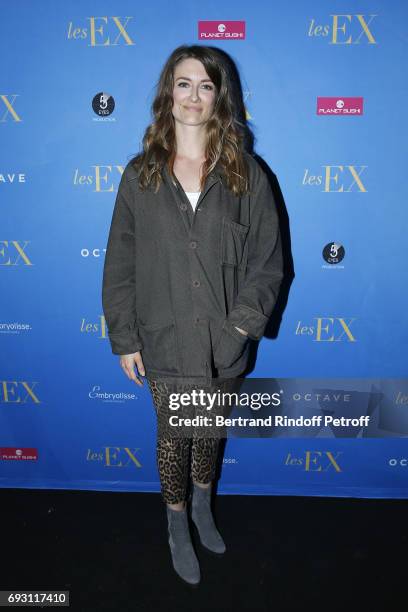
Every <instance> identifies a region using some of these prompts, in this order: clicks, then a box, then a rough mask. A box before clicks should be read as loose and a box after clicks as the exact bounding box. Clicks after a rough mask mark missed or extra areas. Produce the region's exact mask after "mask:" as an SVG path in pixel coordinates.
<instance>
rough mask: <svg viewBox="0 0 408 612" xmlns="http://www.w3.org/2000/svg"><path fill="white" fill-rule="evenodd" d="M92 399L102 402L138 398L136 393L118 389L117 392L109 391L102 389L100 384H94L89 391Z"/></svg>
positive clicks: (120, 401)
mask: <svg viewBox="0 0 408 612" xmlns="http://www.w3.org/2000/svg"><path fill="white" fill-rule="evenodd" d="M88 397H89V398H90V399H96V400H100V401H102V402H109V403H111V402H119V403H122V404H123V403H124V402H125V401H127V400H134V399H137V396H136V395H135V394H134V393H124V392H123V391H116V392H115V393H112V392H109V391H102V389H101V387H100V386H99V385H94V386H93V387H92V389H91V391H89V393H88Z"/></svg>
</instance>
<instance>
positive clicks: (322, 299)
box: [0, 0, 408, 497]
mask: <svg viewBox="0 0 408 612" xmlns="http://www.w3.org/2000/svg"><path fill="white" fill-rule="evenodd" d="M407 13H408V10H407V5H406V3H405V2H403V1H402V0H401V1H400V2H397V1H394V2H387V1H386V0H382V1H378V0H377V1H376V0H371V1H353V2H344V1H343V0H342V1H332V2H326V1H323V0H319V1H318V0H315V1H311V2H307V3H305V2H302V1H301V0H297V1H292V2H287V3H277V2H271V3H266V2H260V1H259V2H253V3H249V4H248V3H247V2H244V1H243V0H234V1H224V2H223V3H222V4H221V6H220V5H219V3H218V2H212V1H208V2H206V3H204V4H203V3H202V2H197V1H196V2H189V3H185V2H181V1H180V0H173V2H171V3H168V2H166V1H165V0H157V1H156V2H155V3H149V2H132V1H130V0H129V1H118V0H115V1H113V0H110V1H104V0H98V2H96V1H83V2H74V1H72V0H71V1H65V2H55V1H54V0H42V1H41V2H33V1H28V0H19V2H9V3H3V4H2V19H1V22H0V44H1V58H2V70H1V76H0V83H1V85H0V138H1V153H0V164H1V165H0V228H1V235H0V282H1V316H0V334H1V335H0V339H1V356H2V359H1V385H0V446H1V449H0V453H1V459H2V460H1V461H0V470H1V474H0V485H1V486H2V487H33V488H64V489H98V490H117V491H119V490H120V491H159V479H158V472H157V468H156V462H155V435H156V420H155V413H154V410H153V406H152V401H151V398H150V395H149V392H148V389H147V383H145V387H144V388H143V389H139V387H136V385H135V384H134V383H133V382H131V381H129V380H128V379H127V378H126V377H125V376H124V374H123V372H122V370H121V369H120V367H119V363H118V357H117V356H114V355H112V353H111V351H110V345H109V341H108V339H107V334H106V328H105V325H104V318H103V313H102V304H101V282H102V268H103V261H104V252H105V247H106V242H107V235H108V231H109V225H110V221H111V215H112V210H113V205H114V200H115V195H116V192H117V187H118V184H119V179H120V175H121V172H122V171H123V168H124V166H125V165H126V163H127V161H129V159H130V158H131V157H132V156H133V155H134V154H135V153H136V152H137V151H138V150H139V148H140V146H141V139H142V136H143V133H144V130H145V128H146V126H147V125H148V123H149V122H150V121H151V115H150V105H151V103H152V100H153V97H154V91H155V85H156V83H157V79H158V77H159V73H160V71H161V68H162V66H163V64H164V62H165V60H166V59H167V57H168V55H169V54H170V52H171V51H172V50H173V49H174V48H175V47H177V46H179V45H180V44H193V43H194V44H196V43H197V44H211V45H216V46H219V47H220V48H222V49H224V50H225V51H226V52H227V53H229V54H230V55H231V57H232V58H233V60H234V61H235V62H236V65H237V67H238V70H239V72H240V76H241V79H242V86H243V89H244V100H245V105H246V110H247V114H248V119H249V121H250V126H251V127H252V129H253V132H254V134H255V137H256V142H255V151H256V152H257V153H258V155H259V156H260V157H262V158H263V159H264V160H265V161H266V162H267V164H268V165H269V167H270V168H271V169H272V170H273V172H274V173H275V174H276V176H277V179H278V181H279V185H280V189H281V192H282V196H283V200H284V203H285V207H286V210H287V215H288V219H289V229H290V241H291V243H290V244H291V251H292V257H293V265H294V272H295V278H294V281H293V283H292V285H291V287H290V291H289V295H288V299H287V305H286V308H285V309H284V311H283V316H282V321H281V324H280V328H279V334H278V336H277V338H275V339H269V338H264V339H263V340H262V341H261V343H260V346H259V351H258V360H257V364H256V368H255V370H254V371H253V373H252V374H251V376H252V377H263V378H268V379H274V380H275V384H276V385H277V387H278V388H284V389H286V391H287V394H288V396H290V397H291V399H292V401H288V402H287V403H286V404H283V406H282V410H283V412H282V413H284V412H285V409H286V410H287V413H288V414H289V413H292V412H293V410H294V409H295V408H294V403H295V402H296V401H298V399H299V398H300V399H302V398H303V399H304V400H305V401H304V402H303V403H301V406H302V410H303V413H304V414H309V413H319V412H322V411H323V410H324V408H328V409H329V412H330V411H332V412H333V410H334V411H336V410H337V414H342V413H343V412H342V409H341V408H340V409H339V408H338V407H337V408H335V409H334V408H333V406H335V403H336V401H337V400H336V393H338V392H339V391H340V392H341V393H343V392H344V390H348V391H350V392H351V393H352V396H353V398H354V403H353V406H354V411H355V413H359V414H369V415H370V416H371V425H370V427H369V428H360V429H354V430H353V431H346V432H345V431H344V430H336V429H334V428H333V429H330V428H323V429H319V430H318V431H317V432H316V431H314V430H313V431H312V430H311V429H304V428H299V430H293V429H292V430H291V431H285V430H273V431H270V432H269V433H268V434H267V436H266V437H265V436H264V437H262V436H261V435H260V436H259V437H258V438H240V437H234V436H232V437H231V438H229V439H228V440H227V445H226V449H225V455H224V460H223V469H222V473H221V480H220V483H219V488H218V490H219V492H220V493H250V494H288V495H331V496H355V497H408V487H407V483H408V478H407V474H408V472H407V459H408V448H407V443H406V436H407V434H408V425H407V413H408V379H407V341H408V331H407V325H406V320H407V312H408V299H407V298H408V290H407V282H406V280H407V279H406V234H407V216H408V215H407V205H406V203H407V180H406V174H405V173H406V159H407V156H406V143H407V129H406V126H407V122H406V111H405V107H404V106H403V105H404V100H406V99H407V79H406V65H407V39H406V34H405V29H404V27H403V24H404V23H406V19H407ZM103 94H106V96H107V97H105V96H104V95H103ZM286 255H288V253H286ZM317 379H318V380H317ZM322 390H324V393H325V395H327V402H328V403H324V402H322V398H321V397H320V395H319V393H320V392H321V391H322ZM309 392H311V393H312V395H311V396H309V395H308V396H307V394H308V393H309ZM306 396H307V398H306ZM294 398H295V399H294ZM356 398H357V400H356Z"/></svg>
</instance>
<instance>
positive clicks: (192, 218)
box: [102, 45, 283, 585]
mask: <svg viewBox="0 0 408 612" xmlns="http://www.w3.org/2000/svg"><path fill="white" fill-rule="evenodd" d="M232 89H233V84H232V83H231V80H230V77H229V72H228V70H227V68H226V64H225V62H224V60H223V58H222V56H221V54H220V53H219V52H218V51H217V49H214V48H211V47H206V46H201V45H200V46H197V45H193V46H184V45H183V46H181V47H178V48H177V49H175V50H174V51H173V53H172V54H171V55H170V57H169V58H168V60H167V62H166V64H165V66H164V68H163V70H162V73H161V75H160V79H159V83H158V90H157V94H156V98H155V100H154V102H153V105H152V110H153V115H154V121H153V122H152V124H151V125H150V126H149V127H148V128H147V130H146V133H145V136H144V139H143V151H142V153H140V154H139V155H137V156H136V157H135V158H134V159H132V160H131V161H130V162H129V163H128V164H127V165H126V167H125V170H124V172H123V174H122V178H121V181H120V184H119V189H118V194H117V198H116V202H115V207H114V211H113V215H112V222H111V227H110V233H109V239H108V245H107V251H106V256H105V265H104V273H103V291H102V301H103V310H104V315H105V319H106V323H107V327H108V334H109V340H110V343H111V347H112V352H113V353H114V354H117V355H120V365H121V367H122V368H123V370H124V372H125V373H126V375H127V376H128V377H129V378H130V379H131V380H133V381H134V382H135V383H136V384H138V385H142V384H143V382H142V380H141V379H140V376H146V377H147V381H148V385H149V389H150V392H151V394H152V398H153V403H154V407H155V411H156V414H157V419H158V425H159V427H158V436H157V466H158V470H159V475H160V484H161V493H162V497H163V500H164V501H165V502H166V511H167V519H168V533H169V546H170V551H171V556H172V562H173V567H174V569H175V570H176V572H177V574H178V575H179V576H180V577H181V578H182V579H183V580H184V581H185V582H187V583H189V584H192V585H197V584H198V582H199V581H200V568H199V564H198V560H197V557H196V555H195V552H194V548H193V546H192V542H191V538H190V532H189V522H188V516H187V505H188V504H187V503H186V493H187V486H188V478H189V470H190V469H191V475H192V480H193V486H192V495H191V496H190V498H189V501H190V502H191V508H190V510H191V518H192V520H193V522H194V524H195V526H196V528H197V530H198V533H199V536H200V539H201V543H202V544H203V545H204V546H205V547H206V548H207V549H209V550H211V551H212V552H215V553H218V554H222V553H223V552H224V551H225V544H224V541H223V539H222V536H221V534H220V533H219V531H218V529H217V528H216V526H215V523H214V519H213V516H212V513H211V507H210V499H211V490H212V480H213V479H214V476H215V464H216V459H217V453H218V445H219V435H217V432H215V431H213V430H212V429H211V428H210V430H209V431H208V432H207V434H206V432H205V431H204V430H199V429H194V428H193V431H192V433H190V431H191V430H190V431H189V432H188V431H187V429H185V430H183V432H182V434H180V431H179V430H177V428H175V427H170V425H169V416H170V415H171V414H174V411H173V410H171V409H170V408H169V402H170V394H171V393H180V392H188V393H190V394H192V392H193V391H194V390H198V389H204V390H205V391H207V392H212V391H215V390H218V389H219V390H220V391H223V392H225V391H227V392H228V391H229V392H230V391H231V390H234V389H236V388H237V381H238V380H239V378H238V377H239V376H240V374H242V373H243V372H244V370H245V368H246V366H247V363H248V354H249V348H250V344H251V343H253V342H256V341H258V340H259V339H260V338H261V337H262V335H263V333H264V329H265V326H266V324H267V322H268V319H269V317H270V315H271V313H272V310H273V308H274V306H275V303H276V299H277V295H278V290H279V287H280V284H281V280H282V276H283V271H282V249H281V239H280V231H279V223H278V216H277V211H276V206H275V201H274V197H273V194H272V191H271V188H270V185H269V183H268V180H267V177H266V174H265V173H264V171H263V170H262V169H261V167H260V165H259V164H258V163H257V162H256V160H255V159H254V158H253V157H252V156H251V155H250V154H249V153H248V152H246V151H245V150H244V144H243V143H244V131H243V128H244V127H245V126H243V125H242V124H241V123H240V122H239V121H238V120H237V119H236V116H235V113H234V101H233V99H232V93H231V92H232ZM135 365H136V368H137V372H138V375H139V376H138V375H136V374H135V372H134V366H135ZM216 407H218V408H220V406H219V404H216ZM206 408H207V405H206V403H205V401H202V402H201V403H200V405H199V407H198V408H194V409H193V410H194V414H204V413H205V412H206V413H207V414H208V410H206ZM191 410H192V408H191V406H190V408H188V407H187V408H185V409H184V412H183V416H185V415H186V414H187V415H191V414H192V412H191ZM221 410H222V408H221ZM179 412H180V411H179ZM197 432H199V433H197ZM190 452H191V462H190V459H189V453H190Z"/></svg>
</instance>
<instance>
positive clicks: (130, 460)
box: [86, 446, 142, 468]
mask: <svg viewBox="0 0 408 612" xmlns="http://www.w3.org/2000/svg"><path fill="white" fill-rule="evenodd" d="M139 451H140V448H129V447H127V446H103V447H102V448H101V449H98V450H92V449H91V448H88V450H87V454H86V461H94V462H96V463H101V464H102V465H103V466H104V467H107V468H127V467H135V468H141V467H142V464H141V462H140V459H139Z"/></svg>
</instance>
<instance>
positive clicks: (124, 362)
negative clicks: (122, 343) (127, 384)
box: [120, 351, 146, 387]
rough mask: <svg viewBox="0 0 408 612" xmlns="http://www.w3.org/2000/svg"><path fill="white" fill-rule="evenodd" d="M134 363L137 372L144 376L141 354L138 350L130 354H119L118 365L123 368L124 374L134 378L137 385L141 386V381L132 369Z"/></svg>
mask: <svg viewBox="0 0 408 612" xmlns="http://www.w3.org/2000/svg"><path fill="white" fill-rule="evenodd" d="M135 364H136V367H137V371H138V374H141V376H145V374H146V372H145V369H144V365H143V360H142V355H141V352H140V351H137V352H136V353H132V354H131V355H121V356H120V366H121V368H122V369H123V370H124V372H125V374H126V376H127V377H128V378H129V379H130V380H134V381H135V383H136V384H137V385H139V387H143V381H142V380H140V378H138V376H136V374H135V371H134V365H135Z"/></svg>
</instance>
